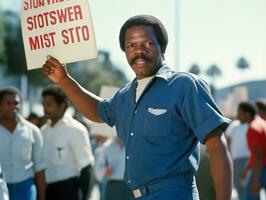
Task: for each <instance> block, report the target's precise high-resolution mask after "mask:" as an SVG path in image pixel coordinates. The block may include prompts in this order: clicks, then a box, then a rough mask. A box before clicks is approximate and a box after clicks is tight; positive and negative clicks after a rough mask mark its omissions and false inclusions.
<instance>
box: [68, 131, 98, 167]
mask: <svg viewBox="0 0 266 200" xmlns="http://www.w3.org/2000/svg"><path fill="white" fill-rule="evenodd" d="M72 132H73V134H72V135H71V138H70V140H69V141H70V145H71V147H72V150H73V152H74V155H75V159H76V162H77V164H78V167H79V168H80V169H82V168H84V167H85V166H87V165H89V164H93V161H94V159H93V155H92V150H91V145H90V142H89V134H88V131H87V129H86V128H85V127H80V128H77V127H76V128H73V131H72Z"/></svg>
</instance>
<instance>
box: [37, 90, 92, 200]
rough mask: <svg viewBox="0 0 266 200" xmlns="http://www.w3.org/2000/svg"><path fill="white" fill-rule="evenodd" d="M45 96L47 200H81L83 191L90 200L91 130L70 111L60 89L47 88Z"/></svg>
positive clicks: (83, 197) (43, 129) (85, 197)
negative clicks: (80, 195) (89, 131)
mask: <svg viewBox="0 0 266 200" xmlns="http://www.w3.org/2000/svg"><path fill="white" fill-rule="evenodd" d="M42 97H43V106H44V114H45V116H46V117H47V118H48V120H47V122H46V123H45V124H44V125H43V126H42V128H41V130H42V133H43V137H44V152H45V160H46V162H47V169H46V171H45V177H46V180H47V183H48V186H47V190H46V199H47V200H78V199H79V191H80V190H81V194H82V200H87V199H88V196H89V195H90V194H89V193H90V188H91V186H90V184H91V183H92V174H91V173H92V165H93V163H94V157H93V155H92V151H91V145H90V141H89V135H88V131H87V129H86V127H85V126H84V125H82V124H81V123H80V122H79V121H77V120H75V119H74V118H73V117H72V116H71V115H70V114H69V113H68V112H66V110H67V108H68V99H67V98H66V96H65V94H64V93H63V92H62V91H61V89H60V88H59V87H57V86H49V87H47V88H46V89H44V90H43V92H42Z"/></svg>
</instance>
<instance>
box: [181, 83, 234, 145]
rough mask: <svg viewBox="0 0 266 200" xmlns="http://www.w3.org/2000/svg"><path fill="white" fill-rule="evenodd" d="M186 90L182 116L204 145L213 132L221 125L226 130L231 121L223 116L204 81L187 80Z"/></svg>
mask: <svg viewBox="0 0 266 200" xmlns="http://www.w3.org/2000/svg"><path fill="white" fill-rule="evenodd" d="M186 88H187V89H186V90H184V98H183V101H182V105H181V109H182V116H183V119H184V121H185V122H186V123H187V125H188V126H189V127H190V128H191V129H192V130H193V132H194V134H195V136H196V137H197V138H198V140H199V141H200V142H201V143H204V142H205V139H206V137H207V136H208V134H209V133H211V131H212V130H214V129H215V128H217V127H219V126H221V125H223V127H224V129H225V128H226V127H227V125H228V123H229V122H230V120H229V119H227V118H226V117H224V116H223V115H222V113H221V111H220V110H219V109H218V107H217V105H216V104H215V102H214V99H213V97H212V96H211V94H210V91H209V88H208V86H207V84H206V83H205V82H204V81H203V80H201V79H196V78H195V79H187V80H186Z"/></svg>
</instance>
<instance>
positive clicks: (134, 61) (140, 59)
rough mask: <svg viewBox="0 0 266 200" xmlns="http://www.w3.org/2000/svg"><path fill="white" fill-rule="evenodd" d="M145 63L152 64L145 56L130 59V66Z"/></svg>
mask: <svg viewBox="0 0 266 200" xmlns="http://www.w3.org/2000/svg"><path fill="white" fill-rule="evenodd" d="M147 62H152V60H151V59H150V58H148V57H147V56H136V57H135V58H133V59H132V61H131V63H130V64H132V65H133V64H144V63H147Z"/></svg>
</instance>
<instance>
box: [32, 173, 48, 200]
mask: <svg viewBox="0 0 266 200" xmlns="http://www.w3.org/2000/svg"><path fill="white" fill-rule="evenodd" d="M34 179H35V183H36V187H37V196H38V200H45V190H46V183H45V176H44V171H39V172H37V173H36V174H35V177H34Z"/></svg>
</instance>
